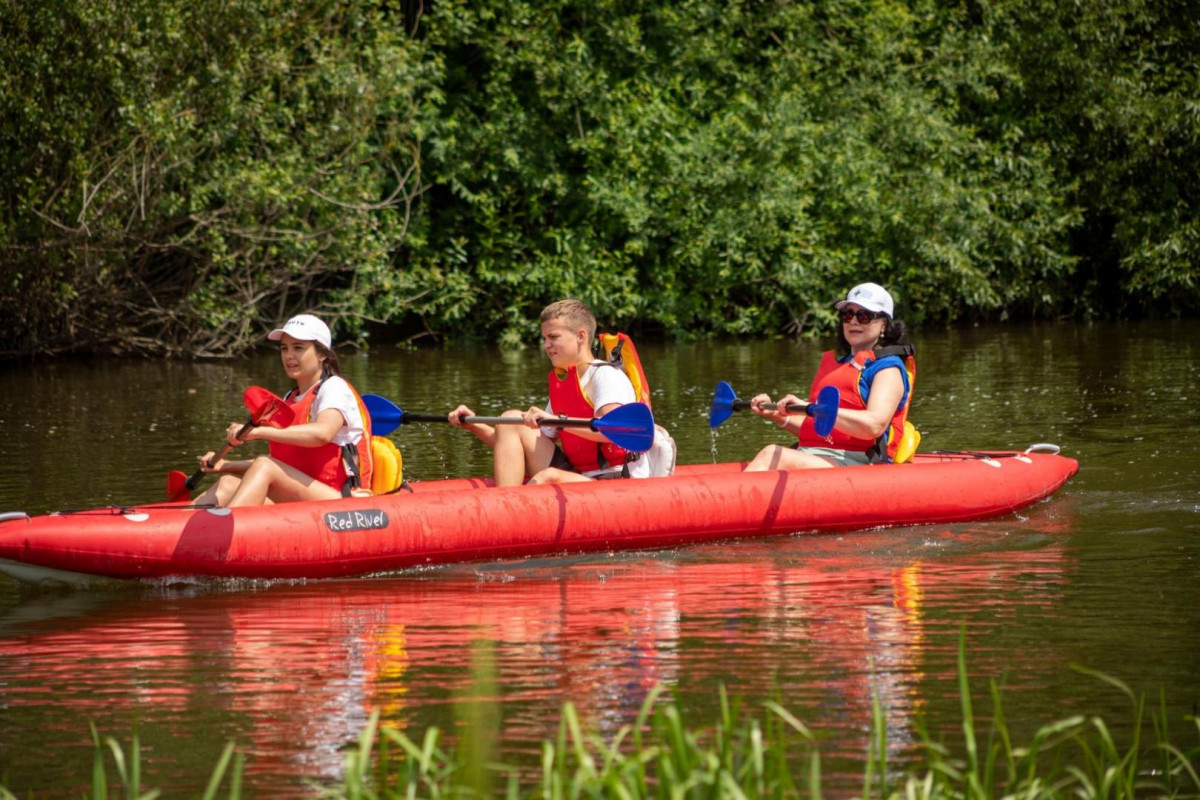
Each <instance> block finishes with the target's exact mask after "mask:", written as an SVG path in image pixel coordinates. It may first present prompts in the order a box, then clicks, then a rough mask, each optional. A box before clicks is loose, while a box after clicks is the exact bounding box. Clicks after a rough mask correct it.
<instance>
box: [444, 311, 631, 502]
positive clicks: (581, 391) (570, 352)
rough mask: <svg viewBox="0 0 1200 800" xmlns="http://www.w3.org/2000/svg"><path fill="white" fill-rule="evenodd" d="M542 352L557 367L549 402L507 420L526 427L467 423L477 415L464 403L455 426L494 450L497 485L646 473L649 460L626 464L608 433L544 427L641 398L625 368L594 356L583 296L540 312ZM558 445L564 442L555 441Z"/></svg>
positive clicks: (592, 320)
mask: <svg viewBox="0 0 1200 800" xmlns="http://www.w3.org/2000/svg"><path fill="white" fill-rule="evenodd" d="M541 324H542V349H543V350H545V352H546V355H547V356H548V357H549V358H550V363H551V364H552V365H553V367H554V369H553V370H551V372H550V375H549V377H548V381H549V386H550V401H549V402H548V403H547V405H546V408H545V409H541V408H538V407H537V406H532V407H531V408H529V409H528V410H527V411H520V410H517V409H512V410H509V411H507V412H505V414H504V416H506V417H521V418H523V419H524V421H525V424H524V425H497V426H494V427H493V426H491V425H484V424H478V423H476V424H469V425H468V424H464V423H463V422H462V421H461V420H462V417H467V416H474V415H475V412H473V411H472V410H471V409H469V408H467V407H466V406H464V405H460V406H459V407H458V408H456V409H454V410H453V411H451V412H450V414H449V419H450V423H451V424H452V425H459V426H461V427H463V428H466V429H467V430H469V431H470V432H471V433H473V434H475V436H476V437H478V438H479V439H480V440H481V441H482V442H484V443H485V444H486V445H487V446H488V447H490V448H492V462H493V467H494V473H493V474H494V475H495V477H496V485H497V486H519V485H520V484H521V483H523V482H524V481H525V478H526V477H527V476H528V477H529V482H530V483H572V482H576V481H587V480H592V479H594V478H607V477H634V478H637V477H645V474H643V473H646V474H648V473H647V469H646V465H645V460H644V459H637V460H631V461H629V462H628V463H627V460H626V454H625V451H624V450H622V449H621V448H619V447H617V446H616V445H614V444H612V443H611V442H610V441H608V439H607V438H605V436H604V434H602V433H599V432H596V431H592V430H589V429H586V428H571V429H570V430H565V429H561V428H556V427H549V426H545V425H541V424H540V423H541V422H542V421H543V420H545V419H546V418H547V417H554V416H557V415H559V414H562V415H564V416H568V417H585V418H587V417H590V418H592V419H599V418H600V417H603V416H604V415H605V414H607V413H609V412H610V411H612V410H613V409H615V408H617V407H619V406H622V405H625V404H626V403H632V402H635V401H636V399H637V397H636V394H635V392H634V389H633V384H631V383H630V382H629V378H628V377H626V375H625V373H624V372H622V371H621V370H620V369H617V368H616V367H613V366H611V365H609V364H607V363H605V362H603V361H596V360H594V359H593V358H592V349H591V345H592V340H593V339H594V338H595V336H596V317H595V316H594V315H593V314H592V312H591V310H590V309H589V308H588V307H587V306H586V305H584V304H583V303H581V302H580V301H578V300H559V301H558V302H556V303H551V304H550V305H548V306H546V308H545V309H543V311H542V314H541ZM556 442H557V443H558V444H561V447H559V446H556Z"/></svg>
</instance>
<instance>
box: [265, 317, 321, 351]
mask: <svg viewBox="0 0 1200 800" xmlns="http://www.w3.org/2000/svg"><path fill="white" fill-rule="evenodd" d="M285 333H286V334H287V335H288V336H290V337H292V338H293V339H300V340H301V341H305V342H320V343H321V344H323V345H325V347H326V348H328V349H330V350H332V349H333V337H332V336H331V335H330V334H329V326H328V325H326V324H325V323H324V322H321V320H319V319H317V318H316V317H314V316H313V315H312V314H297V315H296V316H294V317H292V318H291V319H289V320H288V321H287V322H286V323H285V324H284V326H283V327H282V328H276V329H275V330H273V331H271V332H270V333H268V334H267V338H268V339H270V340H271V341H272V342H278V341H279V340H280V339H282V338H283V335H284V334H285Z"/></svg>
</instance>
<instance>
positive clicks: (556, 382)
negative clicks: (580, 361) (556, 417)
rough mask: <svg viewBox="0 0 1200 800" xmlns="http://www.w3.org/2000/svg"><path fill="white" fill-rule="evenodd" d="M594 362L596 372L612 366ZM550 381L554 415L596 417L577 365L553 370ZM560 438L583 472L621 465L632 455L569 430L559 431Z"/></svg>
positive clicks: (568, 456)
mask: <svg viewBox="0 0 1200 800" xmlns="http://www.w3.org/2000/svg"><path fill="white" fill-rule="evenodd" d="M593 363H596V364H597V365H598V366H597V367H596V368H597V369H609V368H610V365H608V364H605V363H604V362H602V361H601V362H593ZM547 381H548V382H549V384H550V406H551V407H552V408H553V409H554V413H555V414H566V415H567V416H568V417H583V418H586V419H591V418H592V417H594V416H596V409H595V407H594V406H593V405H592V399H591V398H590V397H588V395H587V392H585V391H584V389H583V385H582V384H581V383H580V382H579V372H578V370H577V369H576V367H575V366H571V367H570V368H568V369H567V370H566V371H565V372H564V371H561V370H557V369H552V370H550V375H549V376H547ZM558 439H559V441H560V442H562V449H563V454H564V455H565V456H566V457H567V460H568V461H570V462H571V466H572V467H574V468H575V469H577V470H578V471H579V472H580V473H584V472H594V471H595V470H600V469H607V468H609V467H619V466H622V465H623V464H624V463H625V461H626V459H627V457H628V455H629V454H628V453H627V452H626V451H625V450H624V449H622V448H620V447H617V446H616V445H615V444H613V443H612V442H593V441H592V440H590V439H585V438H583V437H582V436H579V435H577V434H574V433H571V432H570V431H569V430H567V429H566V428H563V429H562V430H561V431H559V434H558Z"/></svg>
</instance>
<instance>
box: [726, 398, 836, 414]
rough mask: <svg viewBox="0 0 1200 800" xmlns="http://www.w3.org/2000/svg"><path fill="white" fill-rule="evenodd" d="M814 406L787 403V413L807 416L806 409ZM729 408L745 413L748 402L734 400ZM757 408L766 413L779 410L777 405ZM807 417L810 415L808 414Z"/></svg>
mask: <svg viewBox="0 0 1200 800" xmlns="http://www.w3.org/2000/svg"><path fill="white" fill-rule="evenodd" d="M815 405H816V403H788V407H787V412H788V413H789V414H808V409H809V408H811V407H812V406H815ZM729 406H730V408H732V409H733V410H734V411H745V410H746V409H747V408H749V407H750V401H749V400H734V401H733V402H732V403H730V404H729ZM759 408H763V409H766V410H767V411H774V410H775V409H777V408H779V403H763V404H762V405H760V406H759ZM809 416H812V415H811V414H809Z"/></svg>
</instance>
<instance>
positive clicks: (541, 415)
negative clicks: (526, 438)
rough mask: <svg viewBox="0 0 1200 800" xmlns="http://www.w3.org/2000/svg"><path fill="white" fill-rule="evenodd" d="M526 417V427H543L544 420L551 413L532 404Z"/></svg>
mask: <svg viewBox="0 0 1200 800" xmlns="http://www.w3.org/2000/svg"><path fill="white" fill-rule="evenodd" d="M524 417H525V425H526V427H529V428H540V427H542V420H544V419H546V418H548V417H550V415H549V414H547V413H546V412H545V410H543V409H540V408H538V407H537V406H530V407H529V410H528V411H526V412H525V414H524Z"/></svg>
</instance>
